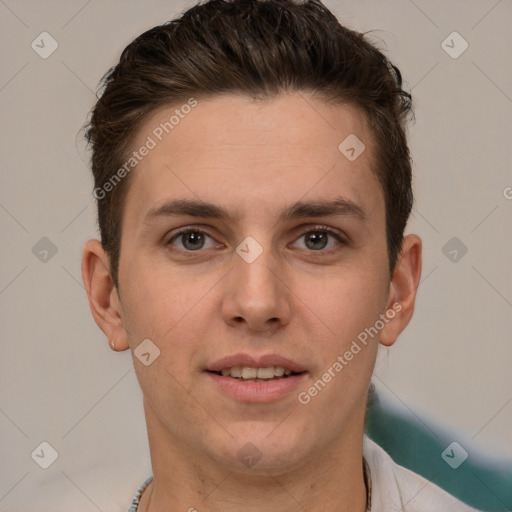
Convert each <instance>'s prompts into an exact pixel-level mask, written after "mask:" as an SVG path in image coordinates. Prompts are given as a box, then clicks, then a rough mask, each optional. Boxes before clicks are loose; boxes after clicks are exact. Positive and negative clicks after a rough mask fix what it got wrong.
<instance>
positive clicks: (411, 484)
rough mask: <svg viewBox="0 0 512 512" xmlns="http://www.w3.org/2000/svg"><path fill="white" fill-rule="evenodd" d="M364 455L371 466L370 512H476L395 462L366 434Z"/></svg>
mask: <svg viewBox="0 0 512 512" xmlns="http://www.w3.org/2000/svg"><path fill="white" fill-rule="evenodd" d="M363 456H364V458H365V459H366V462H367V464H368V467H369V469H370V475H369V476H370V481H371V508H369V509H368V510H371V512H478V511H477V509H475V508H473V507H470V506H469V505H466V504H465V503H463V502H462V501H459V500H458V499H457V498H455V497H453V496H452V495H451V494H448V493H447V492H446V491H444V490H443V489H441V488H440V487H438V486H437V485H436V484H433V483H432V482H429V481H428V480H427V479H426V478H424V477H422V476H421V475H418V474H417V473H414V472H412V471H411V470H409V469H407V468H404V467H403V466H399V465H398V464H396V463H395V462H394V461H393V459H392V458H391V457H390V456H389V455H388V454H387V453H386V452H385V451H384V450H383V449H382V448H381V447H380V446H379V445H378V444H377V443H375V442H374V441H372V440H371V439H370V438H369V437H368V436H366V435H365V436H364V440H363Z"/></svg>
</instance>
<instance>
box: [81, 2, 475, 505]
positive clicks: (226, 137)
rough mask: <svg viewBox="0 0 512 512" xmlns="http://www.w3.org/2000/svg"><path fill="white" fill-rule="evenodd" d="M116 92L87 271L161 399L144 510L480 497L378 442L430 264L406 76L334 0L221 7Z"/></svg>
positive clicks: (112, 323)
mask: <svg viewBox="0 0 512 512" xmlns="http://www.w3.org/2000/svg"><path fill="white" fill-rule="evenodd" d="M104 86H105V88H104V92H103V95H102V96H101V98H100V99H99V101H98V103H97V105H96V106H95V108H94V110H93V115H92V118H91V121H90V124H89V127H88V139H89V142H90V143H91V146H92V151H93V157H92V170H93V174H94V178H95V188H94V196H95V197H96V199H97V201H98V219H99V226H100V232H101V242H100V241H97V240H91V241H89V242H88V243H87V245H86V247H85V249H84V255H83V267H82V273H83V279H84V283H85V286H86V289H87V294H88V297H89V302H90V306H91V310H92V313H93V315H94V318H95V320H96V322H97V323H98V325H99V326H100V328H101V329H102V330H103V331H104V333H105V334H106V336H107V337H108V339H109V342H110V344H111V347H112V348H113V349H114V350H116V351H120V350H126V349H131V351H132V354H133V356H134V359H133V360H134V365H135V370H136V373H137V377H138V380H139V383H140V385H141V388H142V391H143V396H144V411H145V416H146V422H147V429H148V438H149V445H150V452H151V461H152V468H153V475H152V477H150V478H148V480H147V481H146V482H145V483H144V485H143V486H141V488H140V489H139V491H138V492H137V495H136V497H135V499H134V503H133V506H132V508H131V509H130V510H134V511H135V510H137V511H138V512H158V511H164V510H165V511H181V510H183V511H185V510H189V511H193V510H198V511H203V510H208V511H220V510H222V511H223V512H230V511H235V510H236V511H240V510H243V511H260V510H261V511H266V512H268V511H270V512H273V511H280V512H282V511H296V510H304V511H306V510H307V511H308V512H317V511H320V510H322V511H323V510H336V511H340V512H341V511H347V512H348V511H350V512H363V511H365V510H373V511H391V510H406V511H418V512H419V511H427V510H429V511H436V512H439V511H444V510H446V511H448V510H449V511H455V510H461V511H469V510H472V509H471V508H470V507H468V506H467V505H465V504H463V503H461V502H459V501H457V500H456V499H455V498H453V497H451V496H450V495H448V494H447V493H445V492H444V491H442V490H441V489H440V488H438V487H436V486H435V485H433V484H431V483H429V482H428V481H427V480H425V479H423V478H422V477H420V476H418V475H415V474H414V473H412V472H410V471H408V470H406V469H405V468H402V467H399V466H397V465H395V464H394V463H393V461H392V460H391V459H390V458H389V457H388V456H387V454H385V452H383V451H382V450H381V449H380V448H379V447H378V446H377V445H375V444H374V443H373V442H371V441H370V440H369V439H368V438H365V436H364V421H365V410H366V402H367V395H368V389H369V386H370V379H371V376H372V371H373V367H374V363H375V358H376V354H377V348H378V345H379V343H380V344H383V345H385V346H390V345H392V344H393V343H394V342H395V340H396V339H397V336H398V335H399V334H400V332H401V331H402V330H403V329H404V328H405V327H406V326H407V324H408V323H409V321H410V319H411V316H412V314H413V310H414V302H415V296H416V289H417V287H418V284H419V280H420V274H421V240H420V239H419V238H418V237H417V236H416V235H408V236H406V237H405V238H404V236H403V234H404V229H405V226H406V223H407V219H408V216H409V213H410V210H411V207H412V191H411V167H410V158H409V150H408V147H407V142H406V137H405V122H406V117H407V114H408V112H409V110H410V96H409V95H408V94H406V93H405V92H403V91H402V89H401V77H400V73H399V71H398V69H397V68H395V67H393V66H392V65H391V64H390V63H389V62H388V61H387V59H386V58H385V57H384V56H383V55H382V54H381V53H380V52H379V51H378V50H377V49H376V48H374V47H373V46H372V45H371V44H369V43H368V42H367V41H366V39H365V38H364V37H363V36H362V35H360V34H358V33H356V32H353V31H351V30H348V29H347V28H345V27H342V26H341V25H340V24H339V22H338V21H337V20H336V18H335V17H334V16H333V15H332V14H331V13H330V12H329V11H328V10H327V9H326V8H325V7H324V6H323V5H322V4H321V3H320V2H319V1H308V2H305V3H297V2H294V1H290V0H268V1H258V0H241V1H234V2H226V1H222V0H212V1H209V2H206V3H205V4H203V5H197V6H195V7H193V8H191V9H189V10H188V11H187V12H185V13H184V14H183V15H182V16H181V17H180V18H179V19H178V20H174V21H172V22H170V23H168V24H165V25H162V26H159V27H155V28H153V29H151V30H149V31H147V32H146V33H144V34H142V35H141V36H140V37H138V38H137V39H136V40H135V41H133V42H132V43H131V44H130V45H129V46H128V47H127V48H126V49H125V50H124V51H123V53H122V55H121V59H120V62H119V64H118V65H117V66H116V67H115V68H113V69H112V70H110V71H109V72H108V73H107V75H106V76H105V77H104Z"/></svg>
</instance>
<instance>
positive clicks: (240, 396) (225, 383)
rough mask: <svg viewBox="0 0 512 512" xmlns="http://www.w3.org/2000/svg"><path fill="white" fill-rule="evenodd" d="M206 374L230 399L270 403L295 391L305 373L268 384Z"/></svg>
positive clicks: (271, 381) (211, 373) (210, 373)
mask: <svg viewBox="0 0 512 512" xmlns="http://www.w3.org/2000/svg"><path fill="white" fill-rule="evenodd" d="M206 374H207V375H208V376H209V377H210V378H211V379H213V382H215V384H216V385H217V386H218V387H219V389H220V390H221V391H222V392H223V393H224V394H225V395H227V396H229V397H230V398H234V399H235V400H239V401H241V402H271V401H273V400H278V399H279V398H282V397H284V396H286V395H288V394H289V393H291V392H292V391H293V390H294V389H296V388H297V387H298V386H299V385H300V384H301V382H303V381H304V379H305V378H306V375H307V372H304V373H299V374H297V375H290V376H288V377H286V378H283V379H276V380H270V381H268V382H244V381H243V380H238V379H233V378H231V377H223V376H222V375H218V374H217V373H213V372H206Z"/></svg>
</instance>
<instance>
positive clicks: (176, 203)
mask: <svg viewBox="0 0 512 512" xmlns="http://www.w3.org/2000/svg"><path fill="white" fill-rule="evenodd" d="M180 215H189V216H191V217H203V218H211V219H219V220H224V221H231V222H233V221H234V220H236V218H237V216H234V215H232V214H230V213H229V212H228V211H227V210H226V209H225V208H223V207H221V206H218V205H216V204H213V203H208V202H205V201H197V200H191V199H175V200H172V201H169V202H167V203H165V204H163V205H162V206H159V207H156V208H151V209H150V210H149V211H148V212H147V213H146V215H145V217H144V224H149V223H150V222H151V221H152V220H154V219H155V218H157V217H175V216H180ZM334 215H345V216H350V217H355V218H358V219H360V220H368V215H367V213H366V212H365V210H364V209H363V208H362V207H361V206H359V205H358V204H356V203H354V202H353V201H351V200H349V199H346V198H343V197H338V198H335V199H333V200H323V201H310V202H305V201H298V202H296V203H294V204H293V205H291V206H288V207H286V208H284V209H283V210H282V211H281V212H280V214H279V220H280V221H283V220H287V219H293V218H302V217H327V216H334Z"/></svg>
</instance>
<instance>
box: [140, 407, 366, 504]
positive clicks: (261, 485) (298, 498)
mask: <svg viewBox="0 0 512 512" xmlns="http://www.w3.org/2000/svg"><path fill="white" fill-rule="evenodd" d="M145 410H146V420H147V424H148V439H149V446H150V452H151V463H152V468H153V481H152V482H151V483H150V484H149V486H148V487H147V488H146V489H145V491H144V492H143V494H142V496H141V499H140V504H139V509H138V511H139V512H161V511H162V510H168V511H190V512H193V511H194V510H196V511H201V512H203V511H209V512H221V511H222V512H235V511H236V512H239V511H240V510H244V511H247V512H256V511H261V510H265V511H266V512H296V511H297V510H307V511H308V512H320V511H322V512H323V511H325V510H326V509H327V510H336V512H349V511H350V512H364V511H365V510H366V486H365V481H364V473H363V458H362V442H363V427H362V423H361V428H360V430H357V432H358V434H356V435H351V436H343V437H340V438H339V439H336V441H335V442H333V443H332V444H331V445H329V446H326V447H323V450H319V453H317V454H316V455H315V456H313V457H306V458H305V459H304V460H303V461H302V463H300V464H295V465H294V466H293V467H290V468H286V469H283V468H281V469H279V470H272V471H266V470H262V471H257V470H256V466H255V467H254V468H252V469H251V470H250V471H248V472H245V473H244V472H239V471H238V470H237V469H233V468H229V467H220V466H219V464H218V463H216V462H214V461H212V460H211V459H209V458H208V457H206V456H204V454H201V453H196V452H195V451H194V450H193V449H192V448H190V447H188V448H190V449H185V450H184V449H183V443H180V442H176V441H175V440H174V439H172V438H170V436H169V432H168V431H167V429H166V428H165V427H164V425H162V424H161V423H160V422H159V421H158V419H157V417H156V415H154V413H153V412H152V411H151V409H150V408H149V407H147V406H146V404H145ZM363 421H364V416H363Z"/></svg>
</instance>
